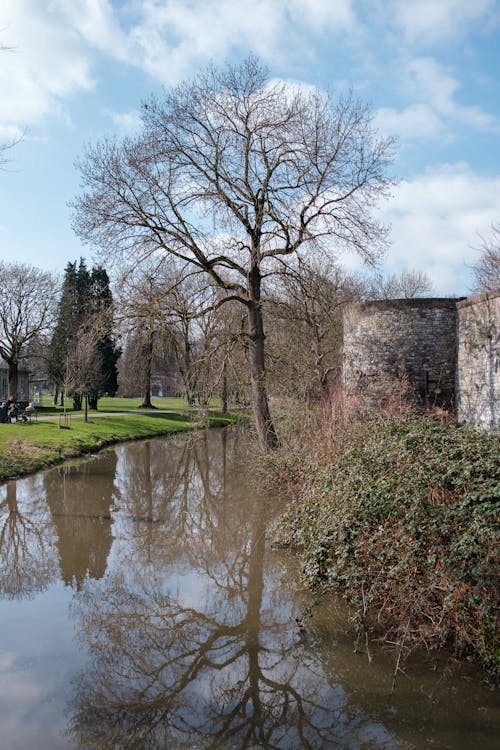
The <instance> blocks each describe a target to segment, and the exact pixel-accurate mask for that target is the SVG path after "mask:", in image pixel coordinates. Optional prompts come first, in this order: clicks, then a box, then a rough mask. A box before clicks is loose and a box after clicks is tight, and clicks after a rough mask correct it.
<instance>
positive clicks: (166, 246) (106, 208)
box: [74, 57, 392, 450]
mask: <svg viewBox="0 0 500 750" xmlns="http://www.w3.org/2000/svg"><path fill="white" fill-rule="evenodd" d="M142 119H143V128H142V132H141V133H140V134H139V135H138V136H137V137H136V138H134V139H125V140H123V141H121V142H116V141H114V140H104V141H101V142H99V143H97V144H96V145H94V146H91V147H89V148H88V149H87V151H86V153H85V155H84V157H83V158H82V159H81V161H80V164H79V167H80V171H81V175H82V180H83V186H84V192H83V193H82V194H81V195H80V196H79V197H78V198H76V199H75V201H74V208H75V229H76V231H77V233H78V234H79V235H80V237H82V238H83V239H84V240H86V241H90V242H93V243H95V244H97V245H99V246H101V248H103V250H104V251H105V252H107V253H108V254H110V253H112V252H115V251H116V248H119V249H120V250H121V251H125V252H128V253H132V254H133V255H134V256H135V257H136V258H138V259H140V258H144V257H145V256H148V255H151V254H155V253H158V252H159V253H161V254H164V253H169V254H170V255H172V256H175V257H176V258H178V259H180V260H182V261H183V262H187V263H189V264H191V266H193V267H195V268H196V269H198V270H200V271H203V272H205V273H206V274H207V275H208V276H209V277H210V278H211V280H212V282H213V283H215V284H217V285H218V286H220V287H222V289H223V290H224V291H225V297H224V299H226V300H232V299H234V300H238V301H239V302H240V303H241V304H242V305H244V306H245V308H246V312H247V316H246V319H247V330H246V335H247V337H248V340H249V350H250V355H251V356H250V357H249V362H250V369H251V381H252V394H253V410H254V416H255V422H256V426H257V431H258V435H259V439H260V443H261V446H262V448H263V449H264V450H266V449H270V448H273V447H274V446H276V444H277V436H276V432H275V428H274V425H273V421H272V418H271V414H270V410H269V405H268V396H267V389H266V369H265V356H264V341H265V334H264V320H263V314H262V285H263V280H264V279H265V277H266V275H267V274H268V273H269V272H270V271H271V270H272V268H273V265H274V264H275V262H276V259H277V258H281V259H283V258H284V257H287V256H292V255H294V254H295V253H296V252H297V251H298V250H299V248H301V249H302V250H303V251H304V250H305V249H306V248H312V247H313V246H314V245H318V244H319V245H325V244H327V245H332V243H335V244H336V245H337V246H338V245H339V244H340V245H345V246H349V247H352V248H354V249H355V250H356V251H358V252H359V253H360V254H361V255H362V256H363V257H365V258H372V259H373V258H374V257H375V256H377V255H378V254H379V253H380V252H381V251H382V247H383V242H384V239H385V230H384V228H383V227H382V226H381V225H380V224H379V223H378V222H377V221H376V220H375V219H374V218H373V216H372V209H373V207H374V205H375V203H376V202H377V201H378V200H379V199H380V198H381V197H382V196H383V195H384V194H385V193H386V190H387V188H388V183H389V180H388V178H387V176H386V170H387V167H388V165H389V163H390V161H391V151H392V143H391V141H390V140H385V139H380V138H379V137H378V136H377V134H376V133H375V132H374V130H373V128H372V124H371V116H370V113H369V111H368V109H367V107H366V106H365V105H363V104H362V103H360V102H359V101H357V100H355V99H354V98H353V97H352V96H348V97H345V98H340V99H338V100H336V101H334V100H333V99H332V98H331V97H330V96H328V95H326V94H323V93H321V92H318V91H313V92H309V91H307V92H305V91H303V90H301V89H300V88H297V87H295V88H292V87H290V86H289V85H287V84H285V83H283V82H272V81H271V82H269V81H268V72H267V70H266V69H264V68H263V67H262V66H261V65H260V63H259V62H258V61H257V60H256V59H255V58H252V57H251V58H249V59H247V60H246V61H244V62H243V63H242V64H241V65H238V66H234V67H233V66H230V65H228V66H226V67H224V68H221V69H218V68H215V67H210V68H208V69H207V70H206V71H205V72H203V73H201V74H199V75H198V76H197V77H196V78H194V79H193V80H192V81H187V82H184V83H182V84H181V85H179V86H178V87H177V88H175V89H173V90H172V91H168V92H166V93H165V94H164V95H163V96H162V97H161V98H154V97H153V98H151V99H149V101H147V102H146V103H145V104H144V105H143V110H142Z"/></svg>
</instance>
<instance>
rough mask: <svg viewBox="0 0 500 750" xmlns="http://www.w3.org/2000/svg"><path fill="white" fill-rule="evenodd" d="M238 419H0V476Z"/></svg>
mask: <svg viewBox="0 0 500 750" xmlns="http://www.w3.org/2000/svg"><path fill="white" fill-rule="evenodd" d="M241 419H243V417H242V416H241V415H238V414H221V413H215V412H209V413H204V414H201V413H199V414H198V413H197V412H190V411H188V410H185V411H178V412H174V411H171V412H160V411H157V412H148V413H144V414H137V413H135V412H134V413H132V412H129V413H123V414H113V415H109V414H107V415H103V414H98V413H95V414H90V415H89V420H88V422H85V421H84V419H83V417H81V416H80V417H78V416H76V415H75V414H73V415H72V419H71V427H70V429H64V428H63V429H61V428H60V427H59V421H58V420H59V418H58V417H54V418H53V419H50V418H47V419H45V417H44V418H43V419H40V420H38V421H33V422H28V423H18V424H0V481H5V480H6V479H10V478H13V477H20V476H25V475H27V474H32V473H34V472H36V471H40V470H42V469H46V468H48V467H49V466H54V465H55V464H58V463H61V462H63V461H65V460H67V459H69V458H75V457H77V456H82V455H85V454H89V453H96V452H97V451H99V450H101V449H102V448H105V447H106V446H109V445H113V444H115V443H122V442H126V441H130V440H142V439H146V438H153V437H159V436H161V435H168V434H170V433H175V432H183V431H186V430H196V429H201V428H205V427H210V428H211V427H224V426H227V425H231V424H236V423H237V422H238V421H240V420H241Z"/></svg>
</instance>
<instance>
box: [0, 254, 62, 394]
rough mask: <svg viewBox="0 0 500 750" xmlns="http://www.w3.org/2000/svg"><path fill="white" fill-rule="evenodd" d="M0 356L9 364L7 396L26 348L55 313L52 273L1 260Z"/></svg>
mask: <svg viewBox="0 0 500 750" xmlns="http://www.w3.org/2000/svg"><path fill="white" fill-rule="evenodd" d="M0 278H1V279H2V283H1V284H0V355H1V356H2V357H3V359H4V360H5V361H6V362H7V365H8V371H9V374H8V379H9V394H10V395H11V396H15V395H16V394H17V390H18V368H19V363H20V361H21V359H22V357H23V356H24V354H25V349H26V347H27V345H28V344H29V343H30V342H31V341H33V340H34V339H35V338H36V337H37V336H39V335H40V334H43V333H45V332H47V330H48V328H49V327H50V325H51V323H52V322H53V316H54V313H55V304H54V298H53V292H54V286H55V282H54V278H53V276H52V274H50V273H47V272H46V271H41V270H40V269H38V268H34V267H33V266H29V265H26V264H24V263H4V262H2V261H0Z"/></svg>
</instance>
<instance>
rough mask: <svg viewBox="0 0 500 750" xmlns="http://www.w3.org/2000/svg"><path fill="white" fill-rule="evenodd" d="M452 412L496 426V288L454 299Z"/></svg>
mask: <svg viewBox="0 0 500 750" xmlns="http://www.w3.org/2000/svg"><path fill="white" fill-rule="evenodd" d="M457 311H458V358H457V394H456V413H457V418H458V420H459V421H460V422H474V423H475V424H477V425H478V426H479V427H484V428H485V429H488V430H494V429H498V428H499V427H500V290H496V291H495V292H487V293H485V294H481V295H479V296H477V297H472V298H470V299H466V300H463V301H461V302H458V303H457Z"/></svg>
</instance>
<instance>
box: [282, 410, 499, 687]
mask: <svg viewBox="0 0 500 750" xmlns="http://www.w3.org/2000/svg"><path fill="white" fill-rule="evenodd" d="M348 424H349V426H348V427H346V423H345V422H344V424H343V425H341V426H340V429H339V425H338V424H337V425H335V427H336V428H337V429H336V434H335V431H334V434H333V435H331V434H330V435H326V433H325V430H324V429H323V432H322V433H321V432H320V433H318V434H319V439H318V437H316V439H315V438H313V437H311V435H314V430H311V429H309V430H308V433H306V434H304V433H301V434H300V435H297V434H295V435H294V434H293V431H292V432H291V433H290V439H289V440H288V442H287V444H286V445H285V448H284V449H283V450H282V452H281V453H279V454H277V455H276V456H275V457H273V458H272V460H271V475H272V476H273V477H274V478H278V479H279V480H280V481H281V482H282V486H283V487H284V489H285V490H286V491H287V492H288V494H289V495H291V496H292V502H291V504H290V506H289V509H288V511H287V512H286V513H285V515H284V516H283V518H282V519H281V523H280V527H279V529H278V532H277V541H278V543H279V544H282V545H293V546H295V547H297V548H299V549H300V550H301V554H302V556H303V574H304V579H305V581H306V583H307V584H308V585H309V586H310V587H312V588H314V589H315V590H317V591H318V592H320V593H321V594H324V593H326V592H329V591H336V592H340V593H342V595H343V596H344V597H345V598H346V599H347V601H348V602H349V604H350V605H351V607H352V611H353V616H354V620H355V623H356V626H357V631H358V634H359V636H361V638H362V640H363V642H364V643H365V644H366V646H367V647H368V649H369V642H370V639H371V638H372V637H377V638H379V639H380V640H382V641H383V642H384V643H385V644H390V645H391V647H392V648H394V649H395V651H396V655H397V665H398V666H400V665H401V660H402V659H403V658H404V657H405V656H406V655H408V654H409V653H410V652H411V651H412V650H413V649H415V648H416V647H418V646H425V647H426V648H429V649H432V648H436V647H439V646H443V645H447V646H451V647H452V648H453V649H454V651H455V653H456V654H457V655H461V656H466V655H472V656H473V657H477V658H478V659H479V660H480V661H481V662H482V664H483V665H484V667H485V668H486V669H487V670H488V672H489V673H491V674H494V673H495V671H497V670H498V657H499V644H498V637H497V627H496V616H497V609H496V606H497V603H498V578H497V576H498V570H499V567H498V562H499V560H498V541H499V540H498V509H499V498H500V437H499V436H498V435H497V436H493V435H487V434H484V433H480V432H476V431H474V430H472V429H470V428H468V427H466V426H457V425H455V424H453V423H450V422H448V423H443V422H442V421H440V420H437V419H431V418H425V417H417V416H414V415H413V416H412V415H404V416H398V417H391V418H382V417H377V418H374V419H372V420H370V421H369V422H364V423H359V422H358V423H356V422H355V421H354V422H350V423H349V421H348ZM323 427H324V426H323ZM307 434H309V438H308V437H307ZM294 446H295V447H294ZM396 671H397V669H396Z"/></svg>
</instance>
